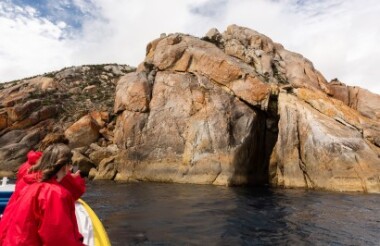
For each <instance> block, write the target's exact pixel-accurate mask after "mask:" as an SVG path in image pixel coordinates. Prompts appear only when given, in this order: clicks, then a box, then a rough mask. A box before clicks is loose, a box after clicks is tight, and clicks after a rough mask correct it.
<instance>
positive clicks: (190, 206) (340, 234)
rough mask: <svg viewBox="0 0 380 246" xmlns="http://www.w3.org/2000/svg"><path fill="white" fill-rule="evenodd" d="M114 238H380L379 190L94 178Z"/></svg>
mask: <svg viewBox="0 0 380 246" xmlns="http://www.w3.org/2000/svg"><path fill="white" fill-rule="evenodd" d="M83 198H84V200H85V201H86V202H87V203H88V204H89V205H90V206H91V207H92V208H93V209H94V210H95V212H96V213H97V214H98V216H99V217H100V219H101V220H102V221H103V224H104V226H105V228H106V230H107V232H108V234H109V237H110V240H111V243H112V245H377V246H379V245H380V195H368V194H356V193H333V192H323V191H306V190H302V189H271V188H253V187H223V186H212V185H190V184H163V183H130V184H116V183H114V182H111V181H102V182H98V181H89V182H88V183H87V192H86V194H85V196H84V197H83Z"/></svg>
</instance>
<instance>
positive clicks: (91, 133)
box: [0, 25, 380, 193]
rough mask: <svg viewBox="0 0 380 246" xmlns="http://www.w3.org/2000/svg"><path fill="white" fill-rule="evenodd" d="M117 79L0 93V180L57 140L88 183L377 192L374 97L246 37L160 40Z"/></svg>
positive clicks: (379, 170) (31, 85) (110, 69)
mask: <svg viewBox="0 0 380 246" xmlns="http://www.w3.org/2000/svg"><path fill="white" fill-rule="evenodd" d="M129 72H131V69H130V68H129V67H126V66H119V65H106V66H83V67H77V68H69V69H64V70H62V71H60V72H57V73H53V74H49V75H46V76H38V77H35V78H33V79H29V80H23V81H21V82H14V83H9V84H6V85H4V86H3V88H2V90H1V91H0V102H1V105H2V106H1V107H0V130H1V132H0V160H2V162H1V166H0V171H4V172H2V173H6V172H9V171H14V170H15V168H16V167H17V166H18V165H19V164H21V162H22V160H23V159H24V158H25V154H26V152H27V151H28V150H29V149H30V148H36V147H38V146H39V144H40V143H41V141H42V143H43V142H44V141H43V140H42V139H43V138H44V137H45V136H46V134H47V133H50V132H56V131H58V132H65V135H66V137H67V138H68V139H69V140H70V145H71V146H72V147H75V150H74V151H75V155H74V158H73V161H74V162H75V163H76V164H78V166H80V167H81V169H82V170H83V171H84V172H85V174H86V175H87V174H88V175H89V177H90V178H93V179H114V180H117V181H136V180H147V181H161V182H180V183H197V184H216V185H240V184H259V185H262V184H270V185H272V186H281V187H301V188H311V189H327V190H335V191H361V192H373V193H380V113H379V112H380V96H379V95H376V94H373V93H371V92H369V91H367V90H364V89H361V88H358V87H350V86H346V85H345V84H343V83H341V82H340V81H338V80H333V81H331V82H327V81H326V79H325V78H324V77H323V76H322V74H320V73H319V72H318V71H317V70H316V69H315V68H314V67H313V64H312V63H311V62H310V61H308V60H307V59H305V58H303V57H302V56H301V55H299V54H296V53H293V52H290V51H287V50H285V49H284V47H283V46H282V45H280V44H277V43H274V42H273V41H272V40H271V39H270V38H268V37H266V36H264V35H262V34H260V33H258V32H255V31H253V30H250V29H247V28H243V27H239V26H236V25H232V26H229V27H228V28H227V30H226V31H225V32H224V33H219V32H218V30H216V29H212V30H210V31H209V32H208V33H207V34H206V36H205V37H204V38H202V39H199V38H195V37H192V36H189V35H184V34H172V35H169V36H165V37H161V38H159V39H156V40H153V41H152V42H151V43H149V44H148V46H147V51H146V58H145V60H144V61H143V62H142V63H141V64H140V65H139V66H138V68H137V70H136V71H135V72H131V73H129ZM119 77H120V78H119ZM116 84H117V86H116ZM115 86H116V88H115ZM111 108H113V109H112V110H111Z"/></svg>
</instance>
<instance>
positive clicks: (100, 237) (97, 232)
mask: <svg viewBox="0 0 380 246" xmlns="http://www.w3.org/2000/svg"><path fill="white" fill-rule="evenodd" d="M77 202H79V203H80V204H81V205H82V206H83V207H84V208H85V209H86V212H87V213H88V215H89V216H90V218H91V222H92V227H93V230H94V237H95V238H94V239H95V240H94V242H95V246H111V242H110V240H109V238H108V235H107V232H106V230H105V229H104V226H103V224H102V222H101V221H100V220H99V218H98V216H97V215H96V214H95V212H94V210H92V209H91V208H90V206H89V205H88V204H87V203H86V202H85V201H83V200H82V199H78V200H77Z"/></svg>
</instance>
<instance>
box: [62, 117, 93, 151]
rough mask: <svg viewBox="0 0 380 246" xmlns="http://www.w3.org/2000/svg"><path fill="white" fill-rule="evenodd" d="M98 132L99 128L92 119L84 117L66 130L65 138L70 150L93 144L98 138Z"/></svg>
mask: <svg viewBox="0 0 380 246" xmlns="http://www.w3.org/2000/svg"><path fill="white" fill-rule="evenodd" d="M99 130H100V126H99V125H98V123H97V122H96V121H95V120H94V118H92V117H91V115H85V116H83V117H82V118H80V119H79V120H78V121H77V122H75V123H74V124H72V125H71V126H70V127H69V128H67V129H66V131H65V136H66V138H67V139H68V140H69V145H70V147H71V148H78V147H83V146H87V145H90V144H91V143H93V142H95V141H96V140H97V139H98V137H99Z"/></svg>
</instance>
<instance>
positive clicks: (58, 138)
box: [4, 134, 86, 213]
mask: <svg viewBox="0 0 380 246" xmlns="http://www.w3.org/2000/svg"><path fill="white" fill-rule="evenodd" d="M68 142H69V141H68V140H67V139H66V138H65V136H64V135H63V134H50V135H49V137H47V140H45V139H44V140H43V141H42V143H41V146H40V147H39V150H44V149H46V148H47V147H48V146H49V145H51V144H55V143H63V144H68ZM41 156H42V152H41V151H33V150H31V151H29V152H28V154H27V161H26V162H24V163H23V164H22V165H21V166H20V167H19V169H18V171H17V175H16V187H15V190H14V192H13V194H12V195H11V197H10V198H9V201H8V204H7V206H6V208H5V210H4V213H6V210H8V209H9V207H11V206H12V204H13V203H14V201H15V200H17V197H18V196H19V195H20V191H21V190H23V189H24V188H25V186H27V185H28V184H27V183H26V182H25V181H24V179H23V177H24V176H25V175H26V174H27V173H28V172H29V170H30V168H31V167H32V166H33V165H35V164H36V163H37V161H38V160H39V159H40V158H41ZM70 173H71V172H70ZM35 175H37V174H35ZM60 184H61V185H62V186H63V187H65V188H66V189H67V190H68V191H70V193H71V194H72V196H73V197H74V199H75V200H78V199H79V198H80V197H81V196H82V195H83V194H84V192H85V191H86V183H85V180H84V179H83V178H82V177H81V176H80V171H77V172H76V173H71V175H66V176H65V177H64V178H63V179H62V180H61V182H60Z"/></svg>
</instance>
